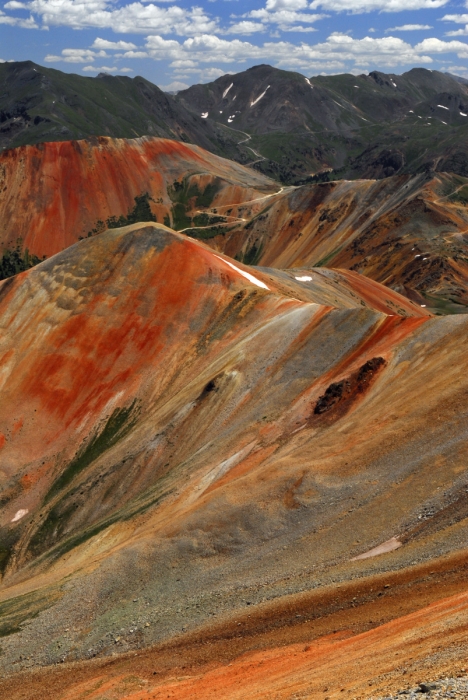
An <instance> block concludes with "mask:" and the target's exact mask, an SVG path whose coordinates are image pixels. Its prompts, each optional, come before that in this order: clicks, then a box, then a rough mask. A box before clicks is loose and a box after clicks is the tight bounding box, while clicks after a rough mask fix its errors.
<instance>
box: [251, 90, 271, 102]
mask: <svg viewBox="0 0 468 700" xmlns="http://www.w3.org/2000/svg"><path fill="white" fill-rule="evenodd" d="M269 87H270V86H269V85H268V86H267V89H266V90H264V91H263V92H262V94H261V95H259V96H258V97H257V99H256V100H254V101H253V102H251V103H250V106H251V107H253V106H254V105H256V104H257V102H260V100H261V99H262V97H264V96H265V94H266V91H267V90H268V88H269Z"/></svg>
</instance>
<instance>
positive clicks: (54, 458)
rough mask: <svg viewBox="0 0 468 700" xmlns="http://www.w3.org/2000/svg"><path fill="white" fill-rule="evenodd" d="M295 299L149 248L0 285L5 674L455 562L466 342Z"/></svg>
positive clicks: (458, 333)
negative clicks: (418, 567) (445, 559)
mask: <svg viewBox="0 0 468 700" xmlns="http://www.w3.org/2000/svg"><path fill="white" fill-rule="evenodd" d="M314 274H315V273H314ZM351 277H352V276H351ZM336 279H337V277H335V278H334V281H336ZM332 280H333V278H332ZM325 282H327V283H329V282H330V280H329V279H326V280H325ZM298 285H299V282H298V281H297V280H294V281H291V284H290V286H288V281H287V275H285V276H281V275H277V273H274V272H270V271H268V270H264V271H257V270H254V269H252V268H248V267H245V266H243V265H242V264H240V263H235V262H233V261H232V260H229V259H227V258H223V257H222V256H219V255H218V254H217V253H216V252H215V251H213V250H212V249H210V248H208V247H206V246H204V245H203V244H201V243H199V242H197V241H194V240H191V239H188V238H186V237H185V236H183V235H182V234H176V233H174V232H173V231H171V230H169V229H165V228H164V227H162V226H160V225H155V224H148V225H138V224H137V225H135V226H132V227H128V228H124V229H115V230H112V231H108V232H106V233H104V234H102V235H100V236H96V237H95V238H92V239H90V240H87V241H82V242H81V243H78V244H77V245H75V246H72V247H71V248H69V249H67V250H65V251H63V252H62V253H60V254H59V255H57V256H55V257H53V258H51V259H49V260H47V261H46V262H44V263H42V264H41V265H38V266H37V267H36V268H34V269H32V270H30V271H28V272H27V273H24V274H22V275H19V276H17V277H15V278H12V279H10V280H7V281H5V282H3V284H2V285H1V287H0V293H1V296H0V323H1V326H2V328H3V333H2V338H1V347H0V351H1V378H2V388H1V400H0V432H1V434H2V437H1V451H0V459H1V471H0V478H1V482H0V484H1V502H2V508H1V511H0V516H1V521H0V526H1V530H0V542H1V550H0V553H1V559H2V571H3V580H2V585H1V589H0V596H1V602H0V621H1V622H0V624H1V633H2V635H3V637H2V657H1V661H0V663H1V665H2V668H3V670H4V672H17V671H20V670H21V669H25V668H28V667H30V666H34V665H47V664H50V663H56V662H58V661H60V660H66V661H72V660H76V659H83V658H89V657H92V656H106V655H109V654H112V653H114V652H125V651H129V650H134V649H137V648H140V647H143V646H148V645H150V644H153V643H161V642H164V641H166V642H169V641H171V640H174V639H175V638H177V637H178V635H180V634H182V633H185V632H187V633H188V632H189V631H192V632H193V633H195V632H196V631H197V630H203V629H206V628H207V627H209V626H210V625H211V624H212V623H213V621H218V622H219V624H220V628H219V629H220V630H223V629H224V630H228V629H231V627H232V628H235V627H237V626H238V625H237V623H238V622H239V615H241V616H242V617H241V619H244V616H245V615H246V614H247V619H248V615H253V613H254V611H255V615H257V613H258V612H259V611H261V609H262V608H261V606H262V605H263V604H264V603H265V604H266V603H268V601H270V603H272V602H273V601H275V600H277V601H279V602H280V603H281V602H282V601H285V605H286V607H285V608H284V610H283V612H282V613H281V614H280V619H282V620H283V622H282V623H281V625H283V626H286V628H288V627H290V626H291V624H292V622H294V621H295V620H296V617H295V615H294V619H292V618H291V616H290V615H289V613H287V610H288V605H289V604H286V603H287V600H289V598H288V596H294V595H298V594H299V593H301V594H302V593H304V594H307V595H310V596H312V598H310V601H309V603H308V604H307V605H308V607H307V610H313V609H314V607H315V609H318V608H317V605H318V607H319V608H320V609H322V610H326V609H327V610H328V611H329V612H330V601H329V602H328V603H326V602H324V601H326V599H327V593H326V591H327V590H329V591H331V593H332V596H334V595H335V593H336V591H337V590H338V588H337V586H338V584H340V585H341V586H344V589H343V590H344V593H343V605H344V606H345V607H348V608H349V609H351V608H353V609H354V607H353V605H352V601H353V598H356V596H357V593H356V592H354V593H351V591H352V587H353V586H354V585H355V583H353V582H355V581H356V580H357V581H359V585H360V586H361V585H362V586H363V587H364V590H368V591H369V592H372V591H375V585H374V583H373V582H374V581H375V580H376V577H377V578H378V577H379V576H381V575H385V576H397V575H403V574H404V575H405V576H406V574H407V585H410V584H408V581H410V582H412V583H411V586H410V588H409V589H408V590H409V591H411V590H413V585H419V584H417V580H418V579H417V576H416V574H415V573H411V572H412V571H413V567H414V566H415V565H417V564H420V565H421V566H425V567H426V572H427V575H428V576H429V578H431V576H432V574H431V573H430V572H433V571H436V572H437V571H439V570H440V566H441V565H440V564H437V562H436V560H439V559H440V557H441V556H442V555H444V556H448V555H451V556H455V555H456V556H458V557H460V556H461V555H460V550H461V549H462V548H463V547H465V546H466V528H467V526H468V520H467V513H466V498H465V490H466V488H467V484H466V470H465V467H464V464H465V461H466V455H467V448H468V443H467V436H466V416H465V407H466V395H467V392H468V377H467V374H466V372H465V370H464V361H463V359H464V354H463V353H464V346H465V342H466V334H467V323H468V320H467V319H466V317H463V316H458V317H447V318H431V317H428V316H423V315H421V314H422V313H424V312H422V311H421V310H419V309H418V307H412V308H414V314H415V315H413V316H412V317H403V316H399V315H393V314H392V315H386V314H384V313H381V312H377V311H375V310H372V309H369V308H365V307H363V306H361V302H360V298H359V296H358V295H357V294H356V296H357V299H356V300H355V304H356V305H355V306H354V308H352V307H350V306H349V304H350V303H351V301H350V299H352V297H350V294H349V292H350V287H348V289H347V290H345V292H346V293H345V292H343V298H345V304H344V307H345V308H334V307H333V306H331V305H321V304H317V303H312V302H310V301H304V300H302V299H301V298H298V296H296V290H297V291H299V290H300V287H299V286H298ZM378 289H379V288H378V286H377V285H374V286H373V290H372V294H374V295H377V292H378ZM338 291H339V290H338ZM312 292H313V286H312V287H311V289H308V291H307V294H308V295H311V294H312ZM315 293H317V294H322V295H324V294H331V292H330V288H327V284H325V283H324V285H323V287H320V285H319V284H318V283H317V286H316V287H315ZM385 293H386V292H385V290H383V291H382V294H385ZM308 298H310V297H308ZM396 298H397V297H396ZM383 303H386V302H385V300H384V302H383ZM410 311H411V308H410V305H409V306H408V308H407V310H406V311H405V315H406V314H407V313H410ZM416 313H417V314H418V315H416ZM382 545H383V546H382ZM376 547H380V550H378V551H379V552H380V554H379V555H378V556H370V557H366V558H363V557H362V556H361V555H366V553H369V552H370V554H375V553H374V552H373V550H374V549H375V548H376ZM356 557H357V558H356ZM434 567H435V568H434ZM459 572H462V573H463V568H459ZM450 575H451V576H452V578H453V576H454V575H455V574H453V575H452V574H450ZM457 575H461V574H460V573H459V574H457ZM463 576H464V574H463ZM449 580H450V581H452V579H449ZM431 581H432V579H431ZM441 581H442V583H443V584H444V586H445V587H443V589H442V590H441V588H440V586H439V582H438V581H435V582H433V583H431V586H432V585H433V586H434V587H435V588H434V591H435V593H434V595H436V594H437V593H439V594H440V595H439V597H441V596H442V595H444V594H445V595H448V594H449V593H448V589H447V585H448V584H447V585H446V581H447V579H441ZM457 581H458V579H456V577H455V579H453V581H452V583H451V584H450V585H452V584H453V586H455V585H459V583H457ZM456 590H458V589H456ZM456 590H455V591H454V592H456ZM315 595H319V596H321V598H320V600H321V601H322V602H317V598H314V596H315ZM372 596H374V593H372ZM372 596H371V598H372ZM410 599H411V598H410ZM432 599H434V598H432ZM314 600H315V603H314V602H313V601H314ZM426 600H427V597H426ZM327 605H328V608H327ZM259 606H260V607H259ZM320 606H322V607H320ZM366 609H367V608H365V607H364V608H363V610H364V611H365V610H366ZM413 609H414V608H413ZM251 611H252V612H251ZM285 611H286V612H285ZM407 612H411V610H408V611H407ZM286 613H287V614H286ZM394 613H395V614H396V610H394ZM275 614H276V613H275ZM297 614H299V615H303V612H300V611H298V612H297ZM363 615H365V612H363V613H362V615H361V616H358V619H357V620H356V625H357V629H360V630H362V629H363V628H364V629H369V627H374V626H377V625H378V624H379V621H380V619H381V616H379V617H375V616H374V615H373V616H372V617H369V616H368V617H367V618H366V617H364V616H363ZM387 619H388V618H387ZM370 621H372V622H370ZM364 622H365V625H367V626H364V627H363V625H364ZM259 624H260V623H259ZM329 624H330V625H332V624H333V622H330V623H329ZM343 624H345V623H344V622H343ZM333 629H336V628H335V627H333ZM262 630H263V631H264V630H265V623H264V622H263V623H262V624H260V626H259V627H258V629H257V631H255V633H254V639H255V638H256V637H257V636H258V635H260V637H261V635H262V634H263V631H262ZM236 634H237V633H236ZM308 634H309V638H314V636H317V630H315V631H313V630H312V629H311V630H309V632H308ZM234 636H236V635H234ZM306 636H307V635H306ZM253 643H255V642H253ZM244 650H245V647H244Z"/></svg>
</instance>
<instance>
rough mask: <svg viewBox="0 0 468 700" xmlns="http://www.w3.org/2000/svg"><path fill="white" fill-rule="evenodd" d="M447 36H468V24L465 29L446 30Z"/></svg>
mask: <svg viewBox="0 0 468 700" xmlns="http://www.w3.org/2000/svg"><path fill="white" fill-rule="evenodd" d="M445 36H468V24H465V27H464V29H454V30H453V31H452V32H445Z"/></svg>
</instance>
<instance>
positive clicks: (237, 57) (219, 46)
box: [126, 33, 461, 71]
mask: <svg viewBox="0 0 468 700" xmlns="http://www.w3.org/2000/svg"><path fill="white" fill-rule="evenodd" d="M442 43H444V42H442ZM452 43H453V42H452ZM455 43H456V44H458V43H461V42H455ZM146 46H147V54H148V55H149V56H151V57H152V58H154V59H155V60H161V59H169V60H171V61H172V64H171V65H172V66H173V67H174V68H175V67H180V68H181V69H182V68H183V65H184V64H183V63H181V62H183V61H191V62H192V64H194V65H193V66H192V67H191V68H190V70H196V66H200V65H203V64H206V63H217V64H221V65H222V64H226V63H234V62H240V61H245V60H247V59H253V60H260V61H265V60H266V61H270V62H272V63H274V64H275V65H278V66H281V67H289V68H296V69H298V70H305V71H308V70H310V71H313V70H337V71H339V70H342V69H344V68H345V67H346V65H347V63H348V62H351V63H352V64H354V65H355V66H366V65H368V64H372V65H377V66H398V65H405V64H411V63H413V64H414V63H419V64H421V63H431V62H432V58H431V57H430V56H429V55H427V53H429V52H425V51H424V49H423V48H422V46H423V45H422V44H421V45H420V48H418V49H417V50H416V48H415V47H412V46H411V44H409V43H407V42H405V41H403V40H402V39H399V38H397V37H383V38H376V39H374V38H371V37H365V38H364V39H353V38H352V37H350V36H348V35H347V34H339V33H336V34H332V35H331V36H329V37H328V39H327V40H326V41H325V42H321V43H318V44H314V45H311V44H306V43H302V44H300V45H299V46H298V45H295V44H293V43H291V42H286V41H278V42H265V43H264V44H263V45H261V46H257V45H255V44H252V43H250V42H248V41H241V40H240V39H233V40H232V41H228V40H227V39H222V38H220V37H218V36H215V35H204V36H199V37H193V38H189V39H186V40H185V41H184V42H178V41H176V40H175V39H164V38H163V37H161V36H149V37H148V38H147V42H146ZM435 51H436V53H438V52H440V47H439V46H438V45H437V46H435ZM126 55H127V56H128V55H129V54H126ZM186 67H187V68H188V66H187V65H186Z"/></svg>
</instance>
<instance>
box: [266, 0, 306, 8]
mask: <svg viewBox="0 0 468 700" xmlns="http://www.w3.org/2000/svg"><path fill="white" fill-rule="evenodd" d="M307 5H308V3H307V0H267V4H266V9H267V10H304V9H305V8H306V7H307Z"/></svg>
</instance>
